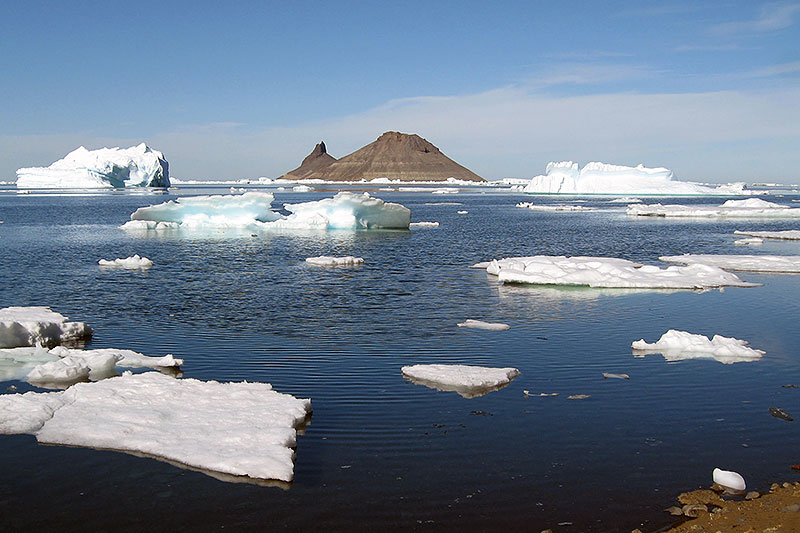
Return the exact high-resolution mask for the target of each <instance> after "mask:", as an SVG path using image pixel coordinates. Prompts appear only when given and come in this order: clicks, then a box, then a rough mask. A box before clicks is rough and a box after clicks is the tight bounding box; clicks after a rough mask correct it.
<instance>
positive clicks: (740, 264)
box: [659, 254, 800, 274]
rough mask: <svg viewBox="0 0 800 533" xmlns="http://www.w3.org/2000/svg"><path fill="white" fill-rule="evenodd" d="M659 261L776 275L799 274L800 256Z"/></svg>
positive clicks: (674, 257) (699, 256)
mask: <svg viewBox="0 0 800 533" xmlns="http://www.w3.org/2000/svg"><path fill="white" fill-rule="evenodd" d="M659 259H660V260H662V261H665V262H667V263H682V264H685V265H689V266H692V265H701V264H702V265H707V266H713V267H719V268H722V269H725V270H734V271H742V272H772V273H776V274H779V273H798V272H800V255H714V254H683V255H665V256H661V257H659Z"/></svg>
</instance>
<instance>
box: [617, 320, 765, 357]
mask: <svg viewBox="0 0 800 533" xmlns="http://www.w3.org/2000/svg"><path fill="white" fill-rule="evenodd" d="M631 348H632V349H633V353H634V355H635V356H638V357H641V356H644V355H647V354H648V353H660V354H661V355H663V356H664V359H666V360H667V361H680V360H683V359H698V358H700V359H714V360H716V361H719V362H720V363H724V364H732V363H740V362H747V361H758V360H759V359H761V357H762V356H763V355H764V353H765V352H764V351H762V350H756V349H754V348H750V347H749V346H748V342H747V341H743V340H739V339H734V338H733V337H723V336H722V335H714V337H713V338H711V339H709V338H708V337H706V336H704V335H697V334H694V333H688V332H686V331H678V330H675V329H671V330H669V331H667V332H666V333H664V334H663V335H662V336H661V338H660V339H658V341H656V342H652V343H648V342H645V340H644V339H640V340H638V341H634V342H633V343H632V344H631Z"/></svg>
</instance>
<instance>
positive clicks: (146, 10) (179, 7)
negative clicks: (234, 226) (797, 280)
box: [0, 0, 800, 183]
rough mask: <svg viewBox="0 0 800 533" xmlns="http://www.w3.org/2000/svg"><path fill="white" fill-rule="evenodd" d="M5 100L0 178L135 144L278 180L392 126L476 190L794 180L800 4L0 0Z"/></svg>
mask: <svg viewBox="0 0 800 533" xmlns="http://www.w3.org/2000/svg"><path fill="white" fill-rule="evenodd" d="M0 87H2V91H0V181H5V180H7V181H13V180H14V179H15V175H14V172H15V171H16V169H17V168H20V167H29V166H47V165H49V164H50V163H52V162H53V161H55V160H57V159H60V158H62V157H63V156H64V155H66V154H67V153H68V152H70V151H72V150H74V149H75V148H77V147H78V146H81V145H82V146H85V147H87V148H89V149H96V148H101V147H111V146H120V147H128V146H132V145H135V144H138V143H140V142H143V141H144V142H146V143H147V144H148V145H149V146H151V147H153V148H154V149H157V150H160V151H162V152H163V153H164V155H165V156H166V158H167V159H168V160H169V162H170V173H171V175H172V176H174V177H178V178H181V179H239V178H256V177H260V176H266V177H271V178H275V177H278V176H279V175H281V174H283V173H285V172H287V171H289V170H291V169H293V168H295V167H297V166H298V165H299V164H300V161H301V160H302V159H303V157H305V156H306V155H307V154H308V153H309V152H310V151H311V150H312V149H313V147H314V145H315V144H316V143H318V142H319V141H321V140H324V141H325V144H326V145H327V147H328V151H329V152H330V153H331V155H333V156H334V157H342V156H344V155H347V154H348V153H350V152H353V151H355V150H357V149H358V148H360V147H361V146H364V145H366V144H368V143H370V142H372V141H374V140H375V139H376V138H377V137H378V136H380V134H381V133H383V132H385V131H402V132H405V133H417V134H419V135H420V136H422V137H424V138H426V139H427V140H429V141H431V142H432V143H433V144H435V145H436V146H438V147H439V148H440V149H441V150H442V151H443V152H444V153H445V154H446V155H448V156H449V157H451V158H453V159H454V160H455V161H457V162H459V163H461V164H462V165H464V166H466V167H468V168H470V169H471V170H473V171H474V172H476V173H478V174H479V175H481V176H483V177H484V178H486V179H499V178H503V177H520V178H529V177H532V176H534V175H536V174H541V173H543V172H544V168H545V165H546V164H547V162H548V161H562V160H572V161H576V162H578V163H580V164H581V165H582V164H585V163H587V162H589V161H602V162H605V163H613V164H619V165H631V166H634V165H637V164H639V163H642V164H644V165H645V166H649V167H667V168H670V169H672V170H673V171H674V173H675V177H676V178H677V179H681V180H691V181H702V182H714V183H726V182H732V181H747V182H749V183H754V182H755V183H759V182H760V183H763V182H778V183H800V1H795V2H792V1H787V2H757V1H717V0H708V1H705V2H697V1H696V0H692V1H682V0H681V1H662V2H646V1H638V2H636V1H630V2H617V1H607V2H594V1H569V0H564V1H562V2H552V1H548V2H544V1H536V0H529V1H519V2H515V1H502V0H498V1H495V2H477V1H474V2H472V1H459V2H450V1H446V0H443V1H436V2H430V1H429V0H427V1H420V2H418V1H414V0H406V1H403V2H374V1H364V2H356V1H352V2H351V1H339V2H330V1H328V2H322V1H320V2H304V1H293V2H277V1H275V2H271V1H261V2H247V1H240V2H216V1H214V2H211V1H204V0H192V1H179V0H176V1H163V0H162V1H159V2H150V1H148V0H141V1H137V2H129V1H115V0H105V1H98V2H94V1H91V0H86V1H82V2H74V3H72V2H57V1H52V2H43V1H37V0H27V1H17V0H4V1H3V2H2V3H0Z"/></svg>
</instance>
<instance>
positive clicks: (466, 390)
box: [401, 364, 520, 398]
mask: <svg viewBox="0 0 800 533" xmlns="http://www.w3.org/2000/svg"><path fill="white" fill-rule="evenodd" d="M401 371H402V373H403V375H404V376H405V377H406V378H408V379H409V380H410V381H411V382H413V383H415V384H417V385H425V386H426V387H430V388H432V389H437V390H441V391H448V392H457V393H458V394H460V395H461V396H463V397H464V398H475V397H477V396H483V395H484V394H487V393H489V392H492V391H495V390H498V389H501V388H502V387H504V386H506V385H508V383H509V382H510V381H511V380H512V379H514V378H515V377H517V376H518V375H519V374H520V372H519V370H517V369H516V368H511V367H508V368H491V367H483V366H469V365H444V364H433V365H411V366H404V367H403V368H402V369H401Z"/></svg>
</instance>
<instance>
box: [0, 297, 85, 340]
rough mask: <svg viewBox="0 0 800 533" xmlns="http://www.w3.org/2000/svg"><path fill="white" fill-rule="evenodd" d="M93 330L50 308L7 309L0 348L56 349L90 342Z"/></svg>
mask: <svg viewBox="0 0 800 533" xmlns="http://www.w3.org/2000/svg"><path fill="white" fill-rule="evenodd" d="M91 336H92V328H90V327H89V326H87V325H86V324H84V323H83V322H69V321H68V319H67V317H65V316H64V315H62V314H59V313H56V312H54V311H51V310H50V308H49V307H6V308H3V309H0V348H15V347H18V346H50V347H52V346H55V345H57V344H61V343H64V342H74V341H79V340H83V339H88V338H89V337H91Z"/></svg>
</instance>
